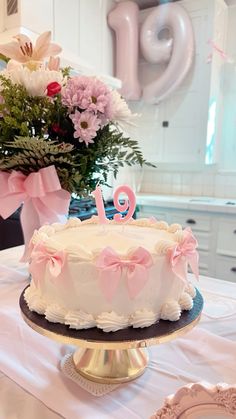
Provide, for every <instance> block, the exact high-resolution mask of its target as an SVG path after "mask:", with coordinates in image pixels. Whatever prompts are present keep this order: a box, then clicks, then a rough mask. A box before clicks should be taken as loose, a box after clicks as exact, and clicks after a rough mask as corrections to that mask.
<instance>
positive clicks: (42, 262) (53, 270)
mask: <svg viewBox="0 0 236 419" xmlns="http://www.w3.org/2000/svg"><path fill="white" fill-rule="evenodd" d="M65 261H66V253H65V252H64V251H63V250H60V251H57V252H54V253H53V252H50V251H49V250H47V249H46V247H45V246H44V245H43V244H41V243H39V244H37V245H36V246H35V247H34V250H33V251H32V262H31V263H30V266H29V271H30V273H31V275H32V278H33V280H34V281H35V283H36V285H37V284H38V283H39V282H40V280H42V279H43V278H44V275H45V270H46V269H47V268H48V271H49V273H50V274H51V276H52V277H54V278H57V277H58V276H59V275H60V274H61V272H62V269H63V266H64V264H65Z"/></svg>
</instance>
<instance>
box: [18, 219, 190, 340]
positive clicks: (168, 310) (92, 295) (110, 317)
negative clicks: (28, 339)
mask: <svg viewBox="0 0 236 419" xmlns="http://www.w3.org/2000/svg"><path fill="white" fill-rule="evenodd" d="M196 247H197V241H196V239H195V238H194V236H193V235H192V232H191V230H190V229H185V230H182V228H181V226H180V225H179V224H172V225H170V226H169V225H168V224H167V223H165V222H163V221H156V220H155V219H138V220H131V221H129V222H128V223H126V224H123V223H118V222H115V221H109V222H108V223H107V224H99V221H98V217H92V218H91V219H90V220H86V221H82V222H81V221H80V220H79V219H77V218H74V219H73V218H71V219H69V220H68V222H67V223H66V224H64V225H63V224H58V223H57V224H52V225H45V226H43V227H41V228H40V229H39V230H38V231H35V233H34V235H33V237H32V239H31V244H30V264H29V271H30V273H31V277H32V280H31V283H30V286H29V287H28V288H27V289H26V291H25V295H24V297H25V300H26V302H27V304H28V307H29V309H30V310H32V311H35V312H37V313H39V314H42V315H44V316H45V317H46V319H47V320H48V321H50V322H58V323H62V324H66V325H68V326H69V327H71V328H75V329H87V328H91V327H98V328H100V329H102V330H103V331H105V332H111V331H116V330H119V329H123V328H126V327H129V326H133V327H148V326H150V325H152V324H154V323H156V322H157V321H158V320H159V319H164V320H170V321H176V320H178V319H179V318H180V316H181V311H182V310H190V309H191V308H192V306H193V298H194V296H195V288H194V287H193V286H192V285H191V284H190V283H189V282H188V280H187V267H188V264H189V265H190V266H191V268H192V270H193V272H194V273H195V275H196V276H198V254H197V251H196Z"/></svg>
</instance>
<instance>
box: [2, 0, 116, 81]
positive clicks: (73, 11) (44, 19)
mask: <svg viewBox="0 0 236 419" xmlns="http://www.w3.org/2000/svg"><path fill="white" fill-rule="evenodd" d="M114 1H115V0H98V1H95V0H69V1H68V0H37V1H32V0H20V1H19V2H18V9H19V10H18V13H15V14H14V15H12V16H7V14H6V0H0V6H1V9H2V10H1V13H0V33H1V32H2V31H3V30H4V29H9V28H12V29H13V32H12V33H9V37H10V39H9V41H11V40H12V39H11V38H12V36H13V35H15V34H17V33H19V31H21V30H22V28H24V30H26V31H30V32H33V35H34V34H35V35H36V34H40V33H42V32H44V31H48V30H50V31H51V32H52V35H53V39H54V41H55V42H57V43H58V44H60V45H61V47H62V49H63V51H62V54H61V57H62V58H64V59H65V60H66V61H67V62H68V63H71V64H72V63H73V62H75V63H76V64H77V62H78V63H79V64H80V65H81V68H84V67H86V66H87V68H88V70H89V69H90V68H91V69H92V70H91V71H92V72H93V73H96V74H99V75H108V76H110V77H111V80H110V81H111V83H112V82H114V83H115V80H113V78H112V75H113V48H112V41H113V34H112V31H111V29H110V28H109V26H108V23H107V14H108V13H109V11H110V9H111V8H112V7H113V4H114ZM3 10H4V13H3ZM14 30H15V31H16V33H15V32H14ZM1 43H4V41H2V42H1ZM116 84H117V83H116Z"/></svg>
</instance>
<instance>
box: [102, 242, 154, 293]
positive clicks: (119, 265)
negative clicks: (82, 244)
mask: <svg viewBox="0 0 236 419" xmlns="http://www.w3.org/2000/svg"><path fill="white" fill-rule="evenodd" d="M152 265H153V261H152V257H151V255H150V253H149V252H148V251H147V250H145V249H144V248H143V247H138V248H137V249H136V250H134V251H133V252H132V253H130V254H129V259H128V260H126V259H125V260H124V259H121V258H120V257H119V255H118V254H117V253H116V252H115V251H114V250H113V249H112V248H110V247H106V248H105V249H104V250H103V251H102V252H101V254H100V255H99V257H98V259H97V261H96V266H97V267H98V268H99V269H100V277H99V281H100V286H101V289H102V292H103V294H104V295H105V297H106V299H107V300H108V301H111V300H112V299H113V297H114V295H115V293H116V290H117V288H118V285H119V281H120V279H121V276H122V274H123V272H125V273H126V281H127V288H128V293H129V296H130V298H135V297H136V295H138V294H139V292H140V291H141V290H142V289H143V287H144V285H145V284H146V282H147V280H148V268H150V267H151V266H152Z"/></svg>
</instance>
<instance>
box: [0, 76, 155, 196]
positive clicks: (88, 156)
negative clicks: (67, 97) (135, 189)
mask: <svg viewBox="0 0 236 419" xmlns="http://www.w3.org/2000/svg"><path fill="white" fill-rule="evenodd" d="M63 71H64V75H66V76H67V75H68V74H69V71H70V69H69V68H68V69H64V70H63ZM0 83H1V87H2V90H1V96H2V98H3V100H1V101H0V170H4V171H8V172H9V171H12V170H18V171H21V172H22V173H24V174H25V175H28V174H29V173H31V172H35V171H38V170H39V169H41V168H43V167H48V166H50V165H54V166H55V168H56V170H57V173H58V176H59V179H60V182H61V185H62V188H64V189H66V190H68V191H69V192H75V193H77V194H78V195H80V196H83V195H86V194H88V193H89V192H90V191H92V190H94V189H95V186H96V184H97V180H98V177H99V181H100V184H107V179H108V173H109V172H113V174H114V176H116V175H117V173H118V170H119V168H120V167H123V166H124V165H128V166H132V165H136V164H138V165H140V166H143V165H144V164H145V165H150V166H152V165H151V164H149V163H148V162H146V160H145V159H144V158H143V156H142V153H141V150H140V148H139V147H138V144H137V141H134V140H131V139H129V138H124V136H123V133H122V132H119V130H118V128H117V126H116V125H112V124H111V123H110V124H108V125H106V126H105V127H103V128H102V129H100V130H99V131H98V133H97V136H96V138H95V139H94V143H92V144H89V146H86V144H85V143H80V142H79V141H78V140H77V139H75V138H74V137H73V133H74V131H73V126H72V123H71V120H70V119H69V117H68V110H67V108H66V107H64V106H63V105H62V103H61V99H60V95H57V96H55V97H54V98H53V99H51V98H48V97H47V96H43V97H37V96H30V95H29V94H28V93H27V91H26V89H25V88H24V87H23V86H22V85H16V84H13V83H12V82H11V81H10V80H9V79H8V78H6V77H4V76H3V75H0Z"/></svg>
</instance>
